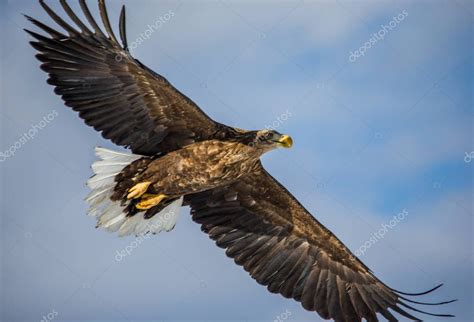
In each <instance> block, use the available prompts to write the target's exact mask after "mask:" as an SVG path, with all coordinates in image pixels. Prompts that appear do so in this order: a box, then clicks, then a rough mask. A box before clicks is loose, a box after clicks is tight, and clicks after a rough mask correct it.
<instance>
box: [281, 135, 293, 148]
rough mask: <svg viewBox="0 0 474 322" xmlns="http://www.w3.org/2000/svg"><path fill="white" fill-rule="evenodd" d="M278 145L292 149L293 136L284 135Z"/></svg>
mask: <svg viewBox="0 0 474 322" xmlns="http://www.w3.org/2000/svg"><path fill="white" fill-rule="evenodd" d="M278 143H280V144H281V146H282V147H284V148H291V146H292V145H293V139H292V138H291V136H289V135H286V134H284V135H282V136H281V137H280V138H279V139H278Z"/></svg>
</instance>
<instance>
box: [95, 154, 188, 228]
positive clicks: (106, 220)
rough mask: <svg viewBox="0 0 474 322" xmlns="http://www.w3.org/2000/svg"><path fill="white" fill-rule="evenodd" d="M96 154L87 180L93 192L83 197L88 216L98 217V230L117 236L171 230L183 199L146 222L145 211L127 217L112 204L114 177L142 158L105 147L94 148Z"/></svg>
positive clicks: (122, 210)
mask: <svg viewBox="0 0 474 322" xmlns="http://www.w3.org/2000/svg"><path fill="white" fill-rule="evenodd" d="M95 153H96V155H97V156H98V157H99V158H100V160H99V161H96V162H94V163H93V164H92V170H93V171H94V176H92V177H91V178H90V179H89V180H88V181H87V186H88V187H89V188H90V189H91V190H92V191H91V192H90V193H89V195H88V196H87V198H86V201H87V202H88V203H89V205H90V208H89V215H91V216H93V217H96V218H97V227H102V228H105V229H107V230H108V231H111V232H115V231H118V232H119V235H120V236H125V235H130V234H134V235H144V234H146V233H149V232H150V233H155V234H156V233H159V232H161V231H163V230H165V231H170V230H172V229H173V228H174V226H175V224H176V220H177V219H178V215H179V211H180V209H181V205H182V204H183V198H182V197H181V198H180V199H178V200H176V201H174V202H172V203H171V204H169V205H168V206H166V207H165V208H164V209H163V210H161V211H160V212H159V213H157V214H155V215H154V216H153V217H151V218H149V219H145V218H144V212H143V211H142V212H138V213H136V214H135V215H133V216H130V217H127V216H126V214H125V212H124V210H125V208H126V207H127V205H128V204H124V205H123V206H122V205H121V204H120V201H112V200H111V199H110V197H111V196H112V194H113V193H114V188H115V185H116V182H115V176H116V175H117V174H119V173H120V172H121V171H122V170H123V169H124V168H125V167H126V166H127V165H129V164H130V163H132V162H133V161H135V160H138V159H140V158H142V157H143V156H141V155H137V154H127V153H122V152H116V151H112V150H108V149H104V148H99V147H96V148H95Z"/></svg>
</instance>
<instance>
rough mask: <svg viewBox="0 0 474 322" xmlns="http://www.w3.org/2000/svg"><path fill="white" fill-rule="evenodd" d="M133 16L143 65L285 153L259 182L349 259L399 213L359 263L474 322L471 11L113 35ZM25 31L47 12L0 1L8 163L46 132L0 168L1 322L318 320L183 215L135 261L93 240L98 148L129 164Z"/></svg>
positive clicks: (300, 6) (430, 8)
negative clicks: (320, 227) (270, 288)
mask: <svg viewBox="0 0 474 322" xmlns="http://www.w3.org/2000/svg"><path fill="white" fill-rule="evenodd" d="M49 3H51V5H52V7H54V8H58V7H59V6H58V5H57V3H55V2H52V1H50V2H49ZM123 3H125V4H126V5H127V10H128V11H127V19H128V39H129V43H132V42H133V41H134V40H137V39H138V38H140V37H142V39H143V36H140V34H141V33H144V32H145V31H146V30H147V29H148V28H150V27H149V26H148V25H153V24H155V23H156V25H157V26H159V27H158V28H156V30H155V31H154V32H152V33H151V34H149V37H147V38H148V39H144V41H142V43H141V44H139V45H138V43H137V46H135V48H134V49H133V55H134V56H135V57H136V58H138V59H140V60H141V61H142V62H143V63H145V64H146V65H148V66H149V67H150V68H152V69H154V70H155V71H157V72H158V73H160V74H162V75H163V76H165V77H166V78H167V79H168V80H169V81H171V82H172V83H173V84H174V85H175V86H176V87H177V88H178V89H179V90H181V91H182V92H183V93H185V94H186V95H188V96H189V97H190V98H192V99H193V100H194V101H195V102H196V103H197V104H198V105H199V106H200V107H201V108H202V109H203V110H204V111H205V112H206V113H207V114H208V115H210V116H211V117H212V118H214V119H215V120H218V121H219V122H222V123H225V124H229V125H233V126H238V127H240V128H245V129H261V128H264V127H266V126H269V125H273V126H274V127H275V128H276V129H277V130H278V131H280V132H282V133H288V134H291V136H292V137H293V140H294V147H293V149H291V150H286V149H285V150H278V151H274V152H271V153H269V154H267V155H265V156H264V157H263V163H264V165H265V167H266V168H267V169H268V170H269V171H270V172H271V173H272V174H273V175H274V176H275V177H276V178H277V179H278V180H279V181H280V182H281V183H283V184H284V185H285V186H286V187H287V188H288V189H289V190H290V191H291V192H292V193H293V194H294V195H295V196H296V197H297V198H298V199H299V200H300V201H301V202H302V203H303V205H304V206H305V207H306V208H307V209H308V210H310V211H311V212H312V213H313V215H314V216H315V217H316V218H318V220H320V221H321V222H322V223H323V224H324V225H326V226H327V227H328V228H329V229H331V230H332V231H333V232H334V233H335V234H336V235H337V236H338V237H339V238H340V239H341V240H342V241H343V242H344V243H345V244H346V245H347V246H348V247H349V248H350V249H351V250H352V251H356V250H358V249H360V247H361V246H362V245H364V244H365V243H366V242H367V241H368V240H369V239H370V238H371V236H372V235H373V234H374V233H376V232H377V231H379V229H380V228H381V227H382V225H384V224H385V225H388V224H389V223H390V221H391V220H392V219H393V216H395V215H397V214H398V213H400V212H402V211H404V210H405V211H406V213H407V215H406V216H405V217H404V219H403V220H401V221H400V222H398V223H396V225H394V226H393V227H391V228H390V229H389V230H388V231H387V232H386V234H385V235H384V237H383V238H381V239H379V240H377V241H376V242H375V243H372V244H370V245H369V247H368V248H367V249H366V250H365V252H364V254H363V255H361V259H362V260H363V261H364V262H365V263H366V264H367V265H368V266H369V267H370V268H371V269H372V270H373V271H374V272H375V274H376V275H377V276H378V277H379V278H380V279H381V280H382V281H384V282H386V283H388V284H389V285H390V286H392V287H393V288H396V289H399V290H403V291H407V292H417V291H423V290H426V289H428V288H430V287H432V286H434V285H435V284H437V283H441V282H442V283H445V286H444V287H443V288H441V289H440V290H439V291H437V292H436V293H435V294H433V295H430V296H427V297H425V298H424V299H423V300H433V301H436V300H445V299H451V298H459V299H460V300H459V302H456V303H454V304H451V305H448V306H446V307H443V308H441V309H438V308H432V309H433V311H435V312H445V313H446V312H447V313H453V314H455V315H457V317H456V318H455V319H451V320H450V321H453V322H454V321H472V318H473V312H472V307H473V235H472V233H473V213H474V212H473V199H474V198H473V197H474V196H473V167H474V152H473V151H474V142H473V138H474V133H473V121H474V108H473V97H472V94H473V88H474V86H473V75H474V64H473V48H474V46H473V41H474V30H473V26H474V5H473V2H472V1H461V0H453V1H350V2H348V1H295V2H289V1H277V2H272V3H270V1H257V0H255V1H227V0H226V1H205V2H204V1H200V2H197V1H194V2H193V1H183V2H176V1H172V2H171V1H137V0H134V1H109V17H110V18H111V20H112V24H113V25H114V27H115V26H117V24H118V19H117V18H118V15H119V11H120V7H121V5H122V4H123ZM89 4H90V7H91V10H92V11H93V12H94V14H97V7H96V5H95V2H94V1H90V2H89ZM71 5H72V6H73V8H76V9H78V5H77V3H75V2H74V3H71ZM170 11H171V12H173V16H172V17H171V18H170V19H165V18H166V14H167V13H168V14H169V13H170ZM404 12H406V13H407V14H406V16H405V17H404V19H403V20H402V21H400V22H399V23H398V24H396V26H395V27H394V28H392V29H391V30H389V31H388V32H386V34H385V37H384V39H383V40H379V41H377V42H375V43H374V44H372V46H371V47H370V48H368V49H367V50H366V51H365V55H364V56H361V57H359V58H357V59H356V60H355V61H353V62H352V61H350V59H349V58H350V53H351V51H352V52H354V51H356V50H358V48H359V47H361V46H363V45H364V43H366V42H367V41H369V39H370V38H371V37H372V35H373V34H374V33H377V32H379V31H380V30H381V28H382V27H381V25H388V24H389V23H390V22H391V21H392V20H393V17H394V16H398V15H399V14H403V13H404ZM21 13H26V14H29V15H31V16H33V17H35V18H37V19H40V20H42V21H44V22H48V24H49V25H54V23H53V22H51V20H50V19H49V18H48V17H47V15H46V14H45V13H44V12H43V11H42V10H41V8H40V6H39V4H38V3H36V2H35V1H5V0H3V1H1V10H0V21H1V22H0V24H1V25H0V26H1V34H2V42H1V69H2V73H1V74H2V78H1V91H2V94H1V110H0V122H1V123H0V124H1V140H0V148H1V149H0V152H5V151H6V150H9V149H10V148H11V147H14V146H15V143H16V142H19V140H20V138H21V137H22V136H23V133H25V132H27V131H28V130H29V129H31V127H32V126H34V125H37V126H41V125H40V122H41V121H42V120H43V117H48V115H49V117H50V118H52V120H51V121H48V122H45V121H43V122H42V123H41V124H42V125H45V126H44V127H43V128H42V129H40V130H38V131H37V133H36V134H35V136H34V138H32V139H30V140H27V141H26V142H23V143H24V144H23V143H21V142H20V145H18V144H17V148H14V149H15V155H14V156H11V157H9V158H5V157H2V156H4V155H3V154H0V176H1V177H2V178H1V186H0V198H1V229H2V233H1V238H2V239H1V287H0V288H1V311H2V312H1V317H2V318H3V321H41V319H43V316H46V317H47V315H48V314H50V317H52V319H53V320H54V321H72V320H77V321H87V320H97V321H106V320H111V321H117V320H121V321H122V320H123V321H137V320H141V321H142V320H154V321H161V320H169V321H171V320H202V321H207V320H239V321H245V320H247V321H257V320H258V321H274V320H278V319H279V320H280V321H319V320H320V319H319V316H317V315H316V314H315V313H311V312H306V311H305V310H304V309H303V308H302V307H301V306H300V304H299V303H297V302H295V301H292V300H287V299H284V298H283V297H281V296H280V295H275V294H270V293H268V292H267V290H266V289H265V288H264V287H262V286H260V285H258V284H257V283H256V282H255V281H253V280H252V279H251V278H250V277H248V275H247V273H246V272H245V271H244V270H243V269H242V268H241V267H239V266H237V265H235V264H234V263H233V261H232V260H231V259H229V258H227V257H226V256H225V254H224V251H223V250H222V249H219V248H218V247H216V246H215V245H214V243H213V242H212V241H211V240H210V239H209V238H208V237H207V235H205V234H204V233H202V232H201V231H200V227H199V226H198V225H197V224H195V223H193V222H192V221H191V217H190V216H189V209H188V208H184V209H183V211H182V213H181V216H180V218H179V220H178V223H177V225H176V228H175V229H174V230H173V231H172V232H171V233H164V234H160V235H158V236H153V237H152V238H149V239H145V240H143V241H142V242H141V243H140V244H139V245H137V244H136V241H135V238H134V237H126V238H118V237H116V236H115V235H112V234H109V233H106V232H105V231H101V230H97V229H95V228H94V227H95V220H94V219H93V218H91V217H88V216H86V211H87V205H86V203H85V201H84V200H83V199H84V197H85V196H86V195H87V193H88V189H87V187H86V186H85V182H86V180H87V179H88V178H89V177H90V176H91V174H92V172H91V169H90V165H91V164H92V162H93V161H94V160H95V156H94V150H93V149H94V147H95V146H98V145H99V146H105V147H108V148H113V149H117V148H116V147H114V145H113V144H111V143H110V142H108V141H106V140H104V139H102V138H101V136H100V135H99V134H98V133H96V132H95V131H94V130H93V129H92V128H89V127H87V126H85V125H84V124H83V122H82V121H81V120H80V119H79V117H78V116H77V115H76V113H74V112H73V111H71V110H69V109H68V108H66V107H65V106H64V105H63V103H62V101H61V100H60V98H59V97H57V96H56V95H54V94H53V88H52V87H51V86H49V85H47V84H46V78H47V77H46V74H45V73H43V72H42V71H41V70H40V69H39V62H38V61H37V60H35V59H34V57H33V56H34V54H35V51H34V50H33V48H31V47H30V46H29V45H28V41H29V40H30V39H29V37H27V35H26V34H25V33H24V32H23V31H22V28H25V27H28V28H33V27H32V26H31V25H29V24H28V22H27V21H26V20H25V19H24V18H23V17H22V16H21V15H20V14H21ZM96 17H97V16H96ZM160 17H161V21H165V22H164V23H163V22H158V23H157V21H160ZM33 29H34V28H33ZM278 120H281V121H278ZM471 152H472V153H471ZM135 246H136V247H135ZM123 249H131V252H130V255H129V256H126V257H123V258H120V260H117V256H116V254H117V251H121V250H123ZM422 317H423V316H422ZM285 318H286V319H285ZM426 320H429V321H431V320H433V321H441V319H430V318H427V319H426Z"/></svg>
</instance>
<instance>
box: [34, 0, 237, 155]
mask: <svg viewBox="0 0 474 322" xmlns="http://www.w3.org/2000/svg"><path fill="white" fill-rule="evenodd" d="M40 3H41V6H42V7H43V9H44V10H45V11H46V12H47V13H48V15H49V16H50V17H51V18H52V19H53V20H54V21H55V22H56V23H57V24H58V25H59V26H60V27H61V28H62V29H64V30H65V31H66V32H67V34H68V35H64V34H62V33H60V32H58V31H56V30H54V29H52V28H51V27H48V26H46V25H45V24H43V23H41V22H39V21H37V20H35V19H33V18H31V17H28V19H29V20H30V21H31V22H33V24H35V25H36V26H37V27H39V28H40V29H42V30H44V31H45V32H46V33H48V34H49V35H50V36H51V38H48V37H45V36H41V35H39V34H37V33H34V32H31V31H28V32H29V33H30V35H31V36H33V37H34V38H35V39H36V40H37V41H36V42H32V46H33V47H34V48H35V49H36V50H38V52H39V53H40V55H39V56H38V59H39V60H41V62H43V65H42V68H43V70H45V71H46V72H47V73H48V74H49V80H48V83H50V84H52V85H54V86H56V93H58V94H60V95H62V98H63V100H64V101H65V104H66V105H67V106H70V107H72V108H73V109H74V110H77V111H81V110H84V109H91V110H102V109H107V113H81V114H80V116H81V117H82V118H83V119H84V121H85V122H86V124H88V125H91V126H93V127H94V128H95V129H96V130H97V131H99V132H101V133H102V135H103V136H104V137H105V138H107V139H110V140H111V141H112V142H114V143H116V144H118V145H122V146H125V147H129V148H131V150H132V151H133V152H134V153H137V154H142V155H148V156H152V155H156V154H165V153H167V152H170V151H174V150H177V149H179V148H181V147H183V146H185V145H188V144H191V143H194V142H200V141H205V140H208V139H212V138H215V139H226V138H227V137H228V136H229V135H233V133H234V132H235V131H234V130H233V129H231V128H229V127H227V126H225V125H222V124H219V123H216V122H214V121H213V120H211V119H210V118H209V117H208V116H207V115H206V114H204V112H202V111H201V109H199V107H198V106H197V105H196V104H195V103H194V102H193V101H191V100H190V99H189V98H187V97H186V96H184V95H183V94H181V93H180V92H179V91H178V90H177V89H176V88H174V87H173V86H172V85H171V84H170V83H169V82H168V81H167V80H166V79H165V78H163V77H162V76H161V75H158V74H156V73H155V72H153V71H152V70H151V69H149V68H148V67H146V66H145V65H143V64H142V63H140V62H139V61H138V60H136V59H134V58H133V57H131V56H130V54H129V53H128V50H127V40H126V33H125V12H124V10H123V9H122V12H121V15H120V21H119V31H120V38H121V40H122V44H120V43H119V42H118V40H117V38H116V36H115V34H114V32H113V29H112V26H111V24H110V21H109V17H108V14H107V10H106V7H105V2H104V1H102V0H100V1H99V14H100V17H101V20H102V24H103V26H104V28H105V31H106V32H107V34H108V35H106V34H105V33H104V32H103V31H102V30H101V29H100V27H99V25H98V24H97V22H96V20H95V19H94V17H93V16H92V13H91V12H90V10H89V8H88V7H87V4H86V2H85V1H83V0H80V5H81V9H82V11H83V13H84V15H85V17H86V19H87V21H88V22H89V24H90V25H91V27H92V30H93V31H94V32H92V31H91V29H89V28H88V27H87V26H86V24H85V23H84V22H83V21H82V20H81V19H80V18H79V17H78V16H77V15H76V14H75V13H74V12H73V11H72V9H71V8H70V6H69V5H68V4H67V2H66V1H65V0H61V2H60V3H61V6H62V7H63V8H64V10H65V12H66V14H67V15H68V16H69V18H71V20H72V21H73V22H74V23H75V24H76V25H77V26H78V27H79V30H76V29H75V28H73V27H72V26H71V25H69V24H68V23H67V22H66V21H65V20H63V19H62V18H61V17H60V16H59V15H58V14H56V13H55V12H54V11H53V10H52V9H51V8H50V7H49V6H48V5H46V4H45V3H44V2H43V1H40ZM122 47H123V48H122ZM94 86H96V87H97V88H96V89H97V90H96V91H94V90H93V87H94ZM99 88H100V90H99ZM82 89H84V90H82ZM87 89H89V90H87ZM118 97H119V98H120V100H119V102H120V103H119V104H116V101H117V98H118ZM110 114H112V115H115V116H121V118H120V119H119V118H116V117H113V116H110ZM122 116H123V118H122ZM111 119H113V120H114V122H111Z"/></svg>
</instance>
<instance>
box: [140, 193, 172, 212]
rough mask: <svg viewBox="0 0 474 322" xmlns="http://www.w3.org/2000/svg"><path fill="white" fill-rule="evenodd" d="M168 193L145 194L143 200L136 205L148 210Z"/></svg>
mask: <svg viewBox="0 0 474 322" xmlns="http://www.w3.org/2000/svg"><path fill="white" fill-rule="evenodd" d="M166 197H167V196H166V195H152V194H144V195H143V198H142V200H141V201H140V202H139V203H137V205H136V206H135V207H136V208H137V209H140V210H146V209H150V208H151V207H154V206H156V205H157V204H159V203H160V202H161V201H162V200H163V199H165V198H166Z"/></svg>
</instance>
